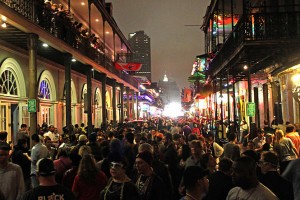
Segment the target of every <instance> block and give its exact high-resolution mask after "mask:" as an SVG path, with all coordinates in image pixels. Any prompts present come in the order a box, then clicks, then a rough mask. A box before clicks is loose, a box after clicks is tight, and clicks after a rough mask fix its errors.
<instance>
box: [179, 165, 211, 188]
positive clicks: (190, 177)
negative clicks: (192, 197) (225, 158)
mask: <svg viewBox="0 0 300 200" xmlns="http://www.w3.org/2000/svg"><path fill="white" fill-rule="evenodd" d="M206 175H208V170H203V169H202V168H201V167H199V166H189V167H187V168H186V169H185V170H184V173H183V183H184V186H185V188H186V189H188V190H189V189H192V188H193V187H195V184H196V182H197V181H198V180H199V179H201V178H203V177H205V176H206Z"/></svg>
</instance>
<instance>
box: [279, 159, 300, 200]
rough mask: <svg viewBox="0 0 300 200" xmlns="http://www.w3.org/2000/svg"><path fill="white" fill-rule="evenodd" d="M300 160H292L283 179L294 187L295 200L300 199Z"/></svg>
mask: <svg viewBox="0 0 300 200" xmlns="http://www.w3.org/2000/svg"><path fill="white" fill-rule="evenodd" d="M299 166H300V158H298V159H296V160H292V161H291V162H290V163H289V164H288V166H287V167H286V169H285V170H284V172H283V173H282V177H283V178H285V179H286V180H288V181H289V182H290V183H292V185H293V190H294V199H297V200H298V199H300V181H299V180H300V167H299Z"/></svg>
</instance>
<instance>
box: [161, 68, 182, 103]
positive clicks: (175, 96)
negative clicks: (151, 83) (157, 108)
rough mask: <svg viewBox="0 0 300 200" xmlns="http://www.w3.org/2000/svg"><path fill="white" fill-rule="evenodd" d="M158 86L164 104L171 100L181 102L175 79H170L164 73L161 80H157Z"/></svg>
mask: <svg viewBox="0 0 300 200" xmlns="http://www.w3.org/2000/svg"><path fill="white" fill-rule="evenodd" d="M158 88H159V93H160V96H161V98H162V100H163V102H164V104H165V105H166V104H169V103H171V102H176V103H180V102H181V96H180V90H179V88H178V85H177V83H176V81H173V80H170V79H169V78H168V77H167V74H165V75H164V78H163V80H159V81H158Z"/></svg>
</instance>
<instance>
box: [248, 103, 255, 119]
mask: <svg viewBox="0 0 300 200" xmlns="http://www.w3.org/2000/svg"><path fill="white" fill-rule="evenodd" d="M246 112H247V116H249V117H254V115H255V103H254V102H248V103H247V104H246Z"/></svg>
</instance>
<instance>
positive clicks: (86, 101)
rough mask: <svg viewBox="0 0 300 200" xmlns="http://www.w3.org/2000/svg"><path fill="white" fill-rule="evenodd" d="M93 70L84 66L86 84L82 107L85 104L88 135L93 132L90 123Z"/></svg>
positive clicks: (91, 123) (88, 66)
mask: <svg viewBox="0 0 300 200" xmlns="http://www.w3.org/2000/svg"><path fill="white" fill-rule="evenodd" d="M93 72H94V69H93V68H92V66H90V65H87V66H86V82H87V95H86V98H87V99H84V105H85V104H87V117H88V124H87V125H88V135H90V134H91V133H92V132H93V122H92V120H93V119H92V77H93Z"/></svg>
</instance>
